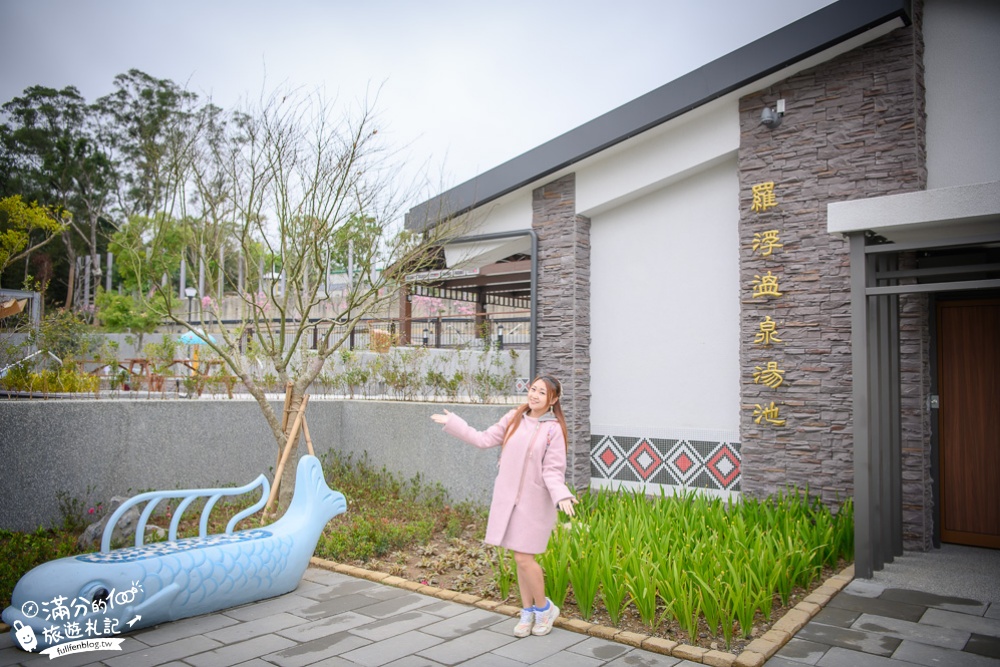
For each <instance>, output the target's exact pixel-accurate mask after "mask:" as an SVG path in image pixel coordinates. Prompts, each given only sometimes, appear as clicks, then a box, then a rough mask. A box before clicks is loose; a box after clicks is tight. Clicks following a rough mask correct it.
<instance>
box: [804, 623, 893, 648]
mask: <svg viewBox="0 0 1000 667" xmlns="http://www.w3.org/2000/svg"><path fill="white" fill-rule="evenodd" d="M795 636H796V637H798V638H799V639H805V640H808V641H812V642H816V643H817V644H827V645H829V646H840V647H843V648H847V649H852V650H855V651H863V652H864V653H871V654H873V655H883V656H887V655H892V652H893V651H895V650H896V647H897V646H899V644H900V640H899V639H896V638H895V637H885V636H882V635H878V634H874V633H870V632H861V631H858V630H851V629H848V628H838V627H835V626H833V625H823V624H822V623H807V624H806V626H805V627H804V628H802V629H801V630H799V632H798V633H796V635H795Z"/></svg>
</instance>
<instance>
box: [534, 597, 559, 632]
mask: <svg viewBox="0 0 1000 667" xmlns="http://www.w3.org/2000/svg"><path fill="white" fill-rule="evenodd" d="M545 599H546V600H548V598H545ZM548 602H549V608H548V609H546V610H545V611H536V612H535V627H533V628H532V629H531V634H533V635H535V636H536V637H541V636H542V635H547V634H549V633H550V632H552V624H553V623H555V621H556V619H557V618H559V607H557V606H556V604H555V602H553V601H552V600H548Z"/></svg>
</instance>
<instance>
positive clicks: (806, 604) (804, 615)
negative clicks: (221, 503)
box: [310, 556, 854, 667]
mask: <svg viewBox="0 0 1000 667" xmlns="http://www.w3.org/2000/svg"><path fill="white" fill-rule="evenodd" d="M310 563H311V564H312V565H315V566H316V567H320V568H323V569H324V570H330V571H332V572H339V573H341V574H346V575H348V576H351V577H357V578H359V579H368V580H369V581H377V582H379V583H382V584H387V585H389V586H396V587H398V588H403V589H406V590H410V591H413V592H415V593H422V594H424V595H430V596H432V597H436V598H439V599H441V600H451V601H452V602H460V603H462V604H467V605H470V606H475V607H479V608H480V609H486V610H488V611H495V612H497V613H499V614H504V615H506V616H517V615H518V614H520V613H521V610H520V609H518V608H517V607H512V606H511V605H507V604H501V603H499V602H497V601H495V600H487V599H485V598H481V597H478V596H476V595H469V594H467V593H458V592H456V591H451V590H447V589H444V588H438V587H436V586H427V585H424V584H420V583H417V582H413V581H409V580H407V579H403V578H402V577H395V576H391V575H388V574H386V573H385V572H374V571H372V570H365V569H363V568H360V567H354V566H353V565H344V564H343V563H337V562H334V561H330V560H326V559H323V558H317V557H315V556H314V557H313V558H311V559H310ZM853 579H854V565H853V564H852V565H848V566H847V567H845V568H844V569H843V570H841V571H840V572H838V573H837V574H835V575H833V576H832V577H830V578H829V579H827V580H826V581H825V582H824V583H823V585H821V586H820V587H819V588H817V589H816V590H814V591H813V592H812V593H810V594H809V595H808V596H806V598H805V599H804V600H802V602H799V603H798V604H797V605H795V606H794V607H792V608H791V609H789V610H788V612H787V613H786V614H785V615H784V616H782V617H781V618H780V619H778V621H777V622H776V623H775V624H774V625H773V626H772V627H771V629H770V630H768V631H767V632H765V633H764V634H763V635H762V636H760V637H758V638H757V639H755V640H753V641H752V642H750V643H749V644H747V647H746V648H745V649H744V650H743V652H742V653H740V654H739V655H734V654H732V653H726V652H725V651H715V650H709V649H706V648H701V647H700V646H691V645H689V644H680V643H678V642H675V641H671V640H669V639H663V638H662V637H652V636H649V635H643V634H640V633H637V632H630V631H628V630H619V629H618V628H611V627H608V626H606V625H596V624H594V623H588V622H587V621H582V620H580V619H575V618H569V619H567V618H561V617H560V618H557V619H556V622H555V625H556V627H558V628H562V629H564V630H570V631H572V632H578V633H580V634H584V635H590V636H592V637H600V638H601V639H607V640H610V641H614V642H618V643H621V644H627V645H629V646H634V647H636V648H641V649H643V650H646V651H653V652H654V653H660V654H663V655H669V656H671V657H674V658H680V659H682V660H690V661H691V662H697V663H701V664H703V665H710V666H711V667H761V666H762V665H763V664H764V662H765V661H766V660H767V659H769V658H770V657H771V656H773V655H774V654H775V653H777V652H778V650H779V649H780V648H781V647H782V646H784V645H785V644H786V643H787V642H788V640H790V639H791V638H792V637H793V636H794V635H795V633H796V632H798V631H799V630H801V629H802V628H803V627H804V626H805V624H806V623H808V622H809V621H810V620H812V618H813V616H815V615H816V614H818V613H819V612H820V610H821V609H823V607H825V606H826V604H827V603H828V602H829V601H830V600H832V599H833V596H835V595H836V594H837V593H839V592H840V591H841V590H843V589H844V587H845V586H847V584H849V583H851V581H853Z"/></svg>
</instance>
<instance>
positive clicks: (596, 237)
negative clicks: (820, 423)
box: [590, 158, 740, 440]
mask: <svg viewBox="0 0 1000 667" xmlns="http://www.w3.org/2000/svg"><path fill="white" fill-rule="evenodd" d="M738 223H739V184H738V181H737V177H736V165H735V158H729V159H728V160H726V161H724V162H722V163H721V164H719V165H717V166H715V167H712V168H710V169H708V170H705V171H701V172H699V173H697V174H695V175H694V176H692V177H690V178H688V179H686V180H683V181H681V182H678V183H674V184H672V185H670V186H668V187H665V188H662V189H660V190H657V191H655V192H652V193H648V194H646V195H645V196H643V197H641V198H639V199H636V200H633V201H630V202H628V203H626V204H624V205H622V206H620V207H617V208H614V209H612V210H609V211H606V212H604V213H602V214H600V215H598V216H595V217H594V218H592V220H591V253H592V255H591V337H592V342H591V348H590V349H591V363H592V366H591V392H592V398H591V425H592V430H593V431H594V432H605V433H606V432H611V433H620V434H626V433H628V432H636V431H641V432H642V434H643V435H647V436H654V437H665V438H670V437H674V438H677V437H680V438H686V437H693V438H697V437H702V436H703V437H705V439H714V438H713V436H712V434H719V433H720V432H724V433H728V434H732V433H738V430H739V310H740V304H739V238H738ZM720 435H721V437H720V438H719V439H720V440H724V439H726V437H725V435H724V434H720Z"/></svg>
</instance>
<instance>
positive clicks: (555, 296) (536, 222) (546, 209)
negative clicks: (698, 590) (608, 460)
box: [531, 174, 590, 490]
mask: <svg viewBox="0 0 1000 667" xmlns="http://www.w3.org/2000/svg"><path fill="white" fill-rule="evenodd" d="M531 205H532V228H533V229H534V230H535V232H536V233H537V234H538V255H539V257H538V362H537V365H538V373H539V374H545V373H548V374H550V375H554V376H555V377H556V378H558V379H559V381H560V382H561V383H562V385H563V397H562V399H561V400H562V403H563V410H564V411H565V413H566V422H567V423H566V427H567V430H568V433H569V439H570V442H569V448H570V456H569V460H568V462H567V475H566V476H567V479H568V480H571V482H570V484H571V485H572V486H575V487H576V488H577V489H579V490H582V489H586V488H588V487H589V486H590V219H589V218H586V217H584V216H582V215H577V214H576V175H575V174H569V175H567V176H564V177H562V178H560V179H558V180H555V181H553V182H551V183H548V184H547V185H544V186H542V187H540V188H538V189H536V190H535V191H534V192H533V193H532V203H531Z"/></svg>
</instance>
